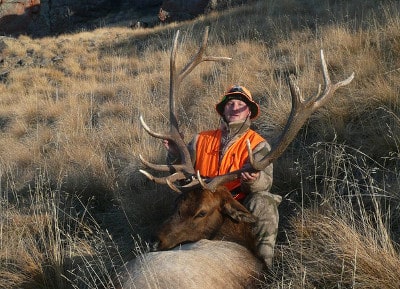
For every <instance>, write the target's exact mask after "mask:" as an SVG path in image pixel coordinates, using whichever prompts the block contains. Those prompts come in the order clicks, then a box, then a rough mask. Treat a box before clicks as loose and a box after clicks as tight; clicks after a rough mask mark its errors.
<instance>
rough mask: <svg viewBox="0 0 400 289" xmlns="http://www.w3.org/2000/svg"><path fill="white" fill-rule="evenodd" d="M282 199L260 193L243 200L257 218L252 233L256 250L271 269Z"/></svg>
mask: <svg viewBox="0 0 400 289" xmlns="http://www.w3.org/2000/svg"><path fill="white" fill-rule="evenodd" d="M281 201H282V197H281V196H278V195H274V194H271V193H270V192H268V191H261V192H257V193H252V194H249V195H248V196H247V197H246V199H245V200H244V202H243V204H244V206H245V207H246V208H247V209H248V210H249V211H250V212H251V213H252V214H253V215H254V216H256V217H257V218H258V220H257V222H256V223H255V225H254V228H253V233H254V235H255V236H256V238H257V250H258V254H259V255H260V257H261V258H262V259H263V260H264V262H265V265H266V266H267V267H268V268H271V267H272V260H273V257H274V247H275V242H276V237H277V236H278V225H279V212H278V205H279V204H280V202H281Z"/></svg>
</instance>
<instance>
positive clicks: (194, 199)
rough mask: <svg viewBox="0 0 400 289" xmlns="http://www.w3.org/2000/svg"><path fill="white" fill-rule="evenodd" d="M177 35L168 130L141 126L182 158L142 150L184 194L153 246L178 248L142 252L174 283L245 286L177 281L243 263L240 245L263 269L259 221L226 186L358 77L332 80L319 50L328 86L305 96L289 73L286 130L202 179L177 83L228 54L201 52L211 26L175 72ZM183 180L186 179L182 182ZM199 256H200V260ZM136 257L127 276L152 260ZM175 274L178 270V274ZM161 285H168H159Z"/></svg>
mask: <svg viewBox="0 0 400 289" xmlns="http://www.w3.org/2000/svg"><path fill="white" fill-rule="evenodd" d="M178 35H179V34H178V33H177V34H176V36H175V39H174V45H173V49H172V52H171V60H170V94H169V101H170V131H169V132H167V133H157V132H154V131H152V130H151V129H150V128H149V127H148V126H147V124H146V123H145V122H144V120H143V118H142V117H140V121H141V124H142V126H143V128H144V129H145V130H146V131H147V132H148V133H149V134H150V135H151V136H153V137H155V138H158V139H167V140H169V141H172V142H174V143H175V144H176V146H177V148H178V150H179V154H180V159H181V163H180V164H173V165H159V164H153V163H150V162H148V161H147V160H145V159H144V158H143V157H142V156H140V159H141V161H142V163H143V164H144V165H146V166H147V167H148V168H150V169H153V170H156V171H161V172H169V175H168V176H166V177H155V176H153V175H152V174H151V173H149V172H147V171H145V170H141V172H142V173H143V174H145V175H146V176H147V177H148V178H149V179H150V180H153V181H154V182H156V183H159V184H167V185H168V186H169V187H170V188H171V189H173V190H174V191H176V192H178V193H179V194H180V195H179V197H178V202H177V206H176V208H175V211H174V213H173V214H172V216H171V217H170V218H169V219H168V220H167V221H166V222H165V223H164V224H163V225H162V227H161V229H160V231H159V232H158V234H157V238H158V242H157V244H156V246H155V249H158V250H168V249H171V248H174V247H175V249H173V251H159V252H153V253H147V254H145V255H143V256H141V258H143V259H144V260H147V259H149V260H151V261H149V262H150V263H151V264H152V266H155V267H154V269H152V270H153V272H159V271H160V270H161V271H163V270H167V271H168V270H170V273H171V274H172V275H174V278H177V279H176V280H175V281H176V283H174V284H173V285H172V286H171V288H206V287H209V288H243V286H242V287H227V286H224V287H218V286H206V285H204V286H203V287H191V286H189V285H187V286H186V287H185V286H180V285H179V284H180V282H181V281H182V282H185V281H184V279H187V278H189V279H190V278H197V274H199V271H204V272H205V276H204V277H203V278H206V279H209V280H201V281H204V282H208V281H210V278H213V277H211V275H212V273H213V272H212V271H213V270H214V269H213V268H214V267H213V266H217V267H218V266H221V268H222V267H223V266H225V265H226V264H230V265H231V266H232V267H233V268H235V267H236V266H237V267H236V268H239V267H240V268H241V267H243V265H241V264H237V265H235V264H233V261H234V260H236V258H237V257H238V252H239V251H240V254H239V255H241V254H244V255H243V256H245V255H246V256H248V254H250V255H251V256H252V257H251V258H250V259H251V260H250V265H245V266H248V268H249V271H250V272H248V274H250V276H257V274H258V273H260V271H257V270H260V269H261V266H260V262H259V261H258V260H257V258H256V257H255V255H254V254H251V253H250V252H253V253H254V252H255V251H254V238H253V236H252V235H251V232H250V224H251V223H252V222H254V221H255V220H254V217H253V216H252V215H251V214H250V213H249V212H248V211H247V210H246V209H245V208H244V207H243V206H242V205H241V204H240V203H238V202H237V201H236V200H234V199H233V198H232V196H231V194H230V193H229V191H227V190H226V189H225V187H224V186H223V184H224V183H226V182H229V181H231V180H233V179H236V178H238V177H239V176H240V173H241V172H243V171H245V170H247V171H257V170H262V169H264V168H265V167H267V166H268V165H270V164H271V163H272V162H274V161H275V160H276V159H277V158H278V157H279V156H281V155H282V153H283V152H284V151H285V149H286V148H287V147H288V145H289V144H290V143H291V141H292V140H293V139H294V138H295V137H296V135H297V133H298V131H299V130H300V129H301V127H302V125H303V124H304V123H305V122H306V120H307V119H308V118H309V116H310V115H311V114H312V113H313V112H314V111H316V110H317V109H319V108H320V107H322V106H323V105H324V104H325V103H326V102H327V101H328V100H329V99H331V98H332V96H333V95H334V92H335V91H336V90H337V89H338V88H340V87H342V86H345V85H347V84H349V83H350V82H351V81H352V79H353V78H354V74H352V75H350V76H349V77H348V78H347V79H345V80H343V81H340V82H337V83H334V84H332V83H331V80H330V77H329V74H328V69H327V65H326V62H325V59H324V54H323V52H322V51H321V64H322V71H323V78H324V87H323V89H322V90H321V89H319V90H318V93H317V94H316V95H315V96H312V97H310V98H307V99H303V96H302V95H301V93H300V90H299V88H298V87H297V85H296V84H295V79H294V77H290V78H289V88H290V93H291V96H292V109H291V112H290V115H289V118H288V121H287V123H286V125H285V128H284V129H283V132H282V134H281V136H280V137H279V140H278V142H277V145H276V146H275V147H274V148H272V150H271V151H270V152H269V153H268V154H266V155H265V156H264V157H263V158H262V159H260V160H259V159H258V160H255V159H253V157H252V156H253V155H252V151H251V149H250V146H248V154H249V162H250V164H251V166H249V167H246V168H244V169H240V170H237V171H234V172H230V173H228V174H226V175H222V176H217V177H214V178H212V179H205V180H203V179H202V178H201V177H200V176H199V175H198V174H197V175H196V172H195V171H194V168H193V164H192V162H191V159H190V153H189V151H188V149H187V146H186V143H185V142H184V140H183V139H182V136H181V133H180V132H179V127H178V120H177V116H176V113H175V102H174V93H175V91H176V90H177V89H178V87H179V84H180V83H181V81H182V80H183V78H184V77H185V76H186V75H187V74H189V73H190V72H191V71H192V70H193V69H194V68H195V67H196V66H197V65H198V64H200V63H201V62H203V61H220V60H227V59H228V58H224V57H205V56H204V55H203V54H204V51H205V47H206V43H207V35H208V30H206V32H205V33H204V36H203V43H202V45H201V47H200V49H199V51H198V53H197V54H196V55H195V56H194V57H193V60H192V61H191V62H189V63H188V64H187V65H186V66H185V67H184V68H183V69H182V70H181V71H180V72H179V74H177V73H176V66H175V57H176V48H177V39H178ZM182 183H184V185H183V184H182ZM202 239H210V240H215V241H213V242H211V243H209V242H206V244H207V250H199V251H196V250H194V248H196V244H198V243H194V244H185V243H187V242H197V241H199V240H202ZM217 240H223V241H217ZM227 241H228V242H227ZM202 242H204V241H202ZM182 244H184V245H182ZM199 244H200V243H199ZM221 244H222V247H225V246H227V247H231V250H229V251H227V252H226V255H225V253H223V255H224V259H221V261H219V260H218V258H221V254H222V253H219V251H216V250H213V249H212V248H213V247H214V246H215V247H216V248H217V247H218V246H219V245H221ZM228 244H229V245H228ZM232 244H235V245H232ZM178 245H180V246H178ZM176 246H178V247H176ZM237 246H239V247H237ZM239 248H240V250H239ZM187 250H190V251H192V250H193V252H191V253H193V254H194V255H193V256H192V257H191V259H190V260H189V259H186V261H187V264H186V267H185V260H183V261H179V262H178V263H177V261H176V260H180V255H182V256H185V255H184V254H187V253H188V252H187ZM154 254H156V255H154ZM204 255H206V256H204ZM209 256H212V257H211V258H212V259H213V260H214V261H213V264H212V265H211V264H206V262H204V261H202V257H209ZM184 258H185V257H184ZM196 260H198V262H197V261H196ZM239 260H240V258H239ZM138 262H139V261H138V260H136V261H134V264H135V265H132V266H133V267H130V273H131V274H130V275H129V276H131V277H132V276H137V275H135V274H136V273H137V272H143V269H144V268H141V267H143V266H148V265H143V264H142V263H140V262H139V263H138ZM182 263H183V264H182ZM239 263H241V261H239ZM174 264H177V265H178V264H179V266H180V265H182V266H184V267H185V268H186V269H185V271H182V272H181V273H177V272H176V271H174V270H173V269H165V268H169V267H171V266H172V267H173V266H174ZM182 270H183V269H182ZM254 270H256V271H254ZM216 271H217V270H216ZM255 272H256V273H255ZM175 274H178V275H177V276H175ZM139 275H140V274H139ZM155 275H156V276H158V277H160V278H161V280H160V279H158V281H157V282H161V284H164V283H165V282H168V281H167V280H166V279H164V277H163V276H166V275H163V274H161V275H159V274H158V273H155ZM140 278H143V276H140ZM219 278H222V280H224V281H226V280H228V279H229V277H228V276H224V275H219ZM135 280H138V279H135ZM137 282H138V281H137ZM199 282H200V281H199ZM127 284H135V283H127ZM165 284H166V283H165ZM135 285H136V284H135ZM124 288H130V287H124ZM133 288H134V287H133ZM141 288H143V287H141ZM144 288H146V287H144ZM147 288H153V287H147ZM156 288H157V287H156ZM160 288H168V287H164V286H161V287H160Z"/></svg>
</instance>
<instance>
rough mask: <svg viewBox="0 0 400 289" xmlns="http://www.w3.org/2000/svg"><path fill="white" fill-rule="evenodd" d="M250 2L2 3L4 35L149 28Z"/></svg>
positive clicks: (0, 32)
mask: <svg viewBox="0 0 400 289" xmlns="http://www.w3.org/2000/svg"><path fill="white" fill-rule="evenodd" d="M247 2H250V1H248V0H234V1H228V0H190V1H187V0H164V1H163V0H153V1H151V0H18V1H16V0H2V1H0V35H12V36H17V35H20V34H27V35H29V36H32V37H43V36H49V35H58V34H61V33H68V32H73V31H81V30H91V29H94V28H98V27H104V26H112V25H125V26H131V27H138V26H140V27H147V26H154V25H157V24H160V23H162V22H171V21H180V20H188V19H192V18H194V17H196V16H198V15H200V14H203V13H207V12H209V11H212V10H217V9H224V8H226V7H230V6H232V5H238V4H244V3H247Z"/></svg>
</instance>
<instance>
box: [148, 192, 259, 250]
mask: <svg viewBox="0 0 400 289" xmlns="http://www.w3.org/2000/svg"><path fill="white" fill-rule="evenodd" d="M255 221H256V219H255V217H254V216H253V215H252V214H251V213H250V212H249V211H247V209H246V208H245V207H244V206H243V205H242V204H240V203H239V202H238V201H236V200H235V199H233V198H232V195H231V193H230V192H229V190H228V189H227V188H226V187H225V186H219V187H218V188H217V189H216V190H215V191H214V192H211V191H210V190H207V189H203V188H201V187H197V188H194V189H193V190H190V191H186V192H183V193H182V194H180V195H179V196H178V198H177V200H176V206H175V210H174V213H173V215H172V216H171V217H170V218H169V219H167V220H166V221H165V222H164V224H162V226H161V228H160V230H159V231H158V232H157V234H156V239H157V240H156V242H155V243H153V248H152V249H153V250H168V249H171V248H173V247H175V246H177V245H178V244H182V243H186V242H195V241H198V240H200V239H209V240H228V241H234V242H236V243H239V244H241V245H243V246H245V247H247V248H249V249H251V250H254V238H253V236H252V234H251V228H250V226H249V225H250V224H251V223H253V222H255Z"/></svg>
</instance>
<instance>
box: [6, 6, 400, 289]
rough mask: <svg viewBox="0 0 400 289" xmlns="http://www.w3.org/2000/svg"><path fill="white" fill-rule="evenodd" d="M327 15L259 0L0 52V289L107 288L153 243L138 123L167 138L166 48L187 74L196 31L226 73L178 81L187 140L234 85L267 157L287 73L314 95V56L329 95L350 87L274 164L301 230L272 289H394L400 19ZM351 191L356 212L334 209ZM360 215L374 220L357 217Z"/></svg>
mask: <svg viewBox="0 0 400 289" xmlns="http://www.w3.org/2000/svg"><path fill="white" fill-rule="evenodd" d="M330 2H332V1H323V2H321V1H314V0H304V1H273V0H270V1H258V2H257V1H255V2H254V3H253V4H252V5H248V6H244V7H239V8H234V9H229V10H227V11H225V12H224V13H212V14H210V15H208V16H202V17H200V18H198V19H196V20H194V21H188V22H183V23H172V24H170V25H165V26H157V27H154V28H151V29H138V30H131V29H128V28H124V27H112V28H101V29H97V30H96V31H93V32H81V33H76V34H65V35H60V36H58V37H49V38H43V39H30V38H29V37H26V36H22V37H20V38H18V39H12V38H4V39H2V41H3V42H4V43H5V44H6V48H5V49H3V51H2V55H1V58H2V59H3V62H1V63H0V72H2V71H10V72H9V74H8V76H7V77H6V78H5V79H2V80H0V104H1V108H0V134H1V137H0V175H1V182H0V183H1V196H0V197H1V199H0V205H1V210H0V212H1V213H0V216H1V220H2V221H1V225H0V226H1V228H0V232H1V233H0V255H1V258H0V270H1V272H0V273H1V274H0V275H1V276H2V277H1V278H2V281H3V279H4V282H0V283H1V284H2V285H1V286H3V284H5V285H4V287H2V288H38V287H40V288H95V287H96V286H97V287H99V288H104V287H107V288H113V286H116V283H114V282H115V280H114V279H113V275H115V273H116V272H115V271H117V268H118V266H119V263H121V262H122V261H123V260H124V259H126V258H128V256H129V254H127V253H126V251H127V250H126V246H128V245H129V244H131V243H132V238H131V237H130V236H136V234H139V235H140V236H142V237H143V238H146V237H148V236H149V235H151V233H152V231H153V230H154V227H155V226H156V225H157V224H158V223H159V222H160V221H161V220H163V219H164V218H165V216H166V215H167V214H168V212H169V210H170V209H171V206H172V205H173V200H172V197H171V195H170V192H169V191H168V190H167V189H166V188H163V187H157V186H155V185H154V184H151V183H149V182H148V181H147V180H146V179H145V178H144V177H143V176H142V175H141V174H140V173H138V168H139V167H140V164H139V161H138V157H137V156H138V154H139V153H140V154H142V155H143V156H144V157H145V158H147V159H149V160H151V161H154V162H162V161H163V160H164V151H163V149H162V146H161V144H160V142H159V141H155V140H154V139H152V138H151V137H150V136H148V135H147V134H145V133H144V132H143V130H142V129H141V128H140V126H139V124H138V118H139V115H140V114H142V115H143V116H144V119H145V120H146V122H147V123H148V124H149V126H150V127H151V128H152V129H154V130H156V131H163V130H165V129H167V128H168V103H167V102H168V100H167V95H168V81H169V80H168V75H169V51H170V46H171V41H172V36H173V34H174V32H175V31H176V30H177V29H180V30H181V38H180V43H179V57H178V64H179V65H182V64H184V63H185V62H186V61H188V59H190V57H191V56H192V55H193V53H194V52H195V51H196V50H197V47H198V44H199V43H200V41H201V35H202V32H203V30H204V26H206V25H210V26H211V30H210V37H209V46H208V50H207V53H208V54H210V55H211V54H212V55H216V56H230V57H233V60H232V61H230V62H227V63H217V64H215V63H204V64H201V65H200V66H199V67H197V68H196V70H195V71H193V72H192V73H191V74H190V75H189V76H188V77H187V79H185V81H184V82H183V83H182V86H181V89H180V91H179V95H178V99H177V109H178V113H179V116H180V122H181V127H182V131H183V133H184V136H185V140H190V138H191V137H192V135H193V134H194V133H195V132H197V131H199V130H202V129H208V128H211V127H215V126H216V125H218V121H219V120H218V118H217V116H216V114H215V112H214V110H213V106H214V104H215V103H216V102H217V101H218V100H219V98H220V96H221V95H222V93H223V91H224V90H225V88H226V87H228V86H229V85H231V84H233V83H240V84H243V85H245V86H247V87H248V88H249V89H250V90H251V91H252V93H253V95H254V97H255V99H256V100H257V101H259V102H260V103H261V109H262V112H263V113H262V115H261V117H260V118H259V119H257V121H256V122H255V127H256V128H257V129H258V131H259V132H260V133H261V134H263V135H264V136H265V137H266V138H267V139H269V140H271V142H272V143H274V140H275V138H276V136H277V134H278V133H279V131H280V129H281V128H282V127H283V126H284V124H285V122H286V117H287V114H288V113H289V110H290V102H289V97H288V95H289V92H288V89H287V85H286V77H287V75H288V74H289V73H293V74H295V75H296V76H297V78H298V83H299V86H300V87H301V88H302V90H303V92H304V94H305V95H310V94H313V93H315V92H316V90H317V86H318V83H322V81H323V80H322V75H321V69H320V60H319V50H320V49H321V48H323V49H324V52H325V56H326V59H327V62H328V68H329V71H330V72H331V76H332V80H333V81H338V80H341V79H344V78H345V77H347V76H348V75H349V74H350V73H351V72H353V71H354V72H355V75H356V78H355V80H354V81H353V82H352V83H351V84H350V85H349V86H347V87H345V88H343V89H340V90H339V91H338V92H337V93H336V97H335V99H334V100H332V102H331V103H329V104H328V105H327V106H326V107H325V108H323V109H322V110H320V111H319V112H318V113H316V114H315V115H313V116H312V117H311V119H310V121H309V122H308V123H307V124H306V126H305V128H304V129H303V130H302V131H301V132H300V134H299V136H298V138H297V139H296V140H295V141H294V143H293V145H291V146H290V147H289V149H288V150H287V152H286V153H285V155H284V156H283V157H282V158H281V159H280V160H278V161H277V163H276V165H275V183H274V188H273V190H274V192H276V193H278V194H281V195H283V196H286V199H285V201H284V202H283V206H282V215H283V216H285V215H286V214H287V215H288V216H292V215H293V214H295V215H296V216H297V217H296V218H294V220H293V222H292V223H291V225H289V224H285V223H284V224H282V227H283V229H287V230H288V231H290V234H289V233H288V236H289V237H288V238H289V239H287V240H286V238H285V237H284V236H282V237H281V239H284V240H285V242H286V241H287V242H288V245H287V246H286V247H285V248H284V249H283V250H282V257H281V261H280V262H279V264H278V265H279V266H278V268H279V269H281V268H283V269H284V270H282V271H280V272H277V279H278V280H279V281H276V283H274V284H275V285H276V286H275V287H276V288H289V287H290V286H291V285H290V284H297V285H298V287H299V288H301V287H302V286H303V288H311V287H313V286H314V287H317V288H330V287H332V288H333V287H335V288H336V287H338V286H339V285H337V284H340V286H342V288H343V287H346V288H351V287H358V288H373V287H368V284H366V283H365V282H366V281H363V280H368V282H369V283H370V284H382V286H377V287H379V288H394V287H391V286H392V285H393V284H397V287H398V281H397V283H396V278H395V277H396V276H398V275H399V274H398V269H396V268H397V267H398V262H399V261H398V260H399V259H398V250H397V248H396V246H395V245H393V244H394V243H399V241H398V238H399V236H400V233H399V230H398V221H397V220H398V218H397V217H398V215H399V214H398V208H399V205H398V204H399V198H398V191H399V187H400V180H399V178H398V175H399V172H398V163H399V155H400V153H399V152H400V139H399V135H400V131H399V128H400V120H399V119H400V117H399V115H400V104H399V99H400V98H399V97H398V95H399V85H398V83H400V79H399V78H400V70H399V69H400V68H399V67H400V66H399V65H400V32H399V31H400V21H399V19H400V7H399V4H398V3H397V2H396V1H382V2H379V3H377V1H372V0H370V1H362V2H359V1H349V2H347V1H333V2H334V3H330ZM372 8H373V9H372ZM210 107H211V109H210ZM353 148H355V149H353ZM355 152H356V153H355ZM350 164H353V166H350ZM354 164H356V165H354ZM350 167H351V170H350V169H349V168H350ZM377 168H379V169H377ZM349 180H351V182H349ZM366 180H368V181H369V182H367V181H366ZM355 184H357V186H356V185H355ZM361 184H362V185H361ZM372 191H374V192H377V191H378V192H379V194H381V195H382V196H384V197H382V198H379V199H377V198H372V197H371V196H374V193H373V192H372ZM316 192H317V193H316ZM366 192H368V193H366ZM356 193H357V194H359V196H357V198H352V199H351V202H350V203H351V204H352V206H350V204H349V201H347V199H345V200H343V198H344V197H343V196H348V195H352V196H354V195H356ZM304 194H306V195H309V196H310V198H307V201H306V202H304V199H302V198H301V196H303V195H304ZM355 200H359V202H358V203H357V202H355ZM361 200H362V201H363V202H366V203H367V204H368V206H366V207H364V206H360V204H361V203H360V202H361ZM374 202H376V204H377V205H376V206H374V205H373V204H374ZM321 204H324V206H323V208H324V209H325V210H324V212H321V210H319V209H318V208H320V205H321ZM371 204H372V205H371ZM379 206H383V208H385V210H377V209H378V208H380V207H379ZM72 207H75V209H74V210H73V211H74V212H73V213H72V212H71V213H70V215H71V216H70V217H69V218H67V217H66V216H65V214H64V213H63V216H62V218H60V212H65V211H67V212H69V211H70V209H71V208H72ZM361 209H362V210H361ZM363 210H364V211H365V214H366V215H368V216H369V217H368V218H367V217H365V218H362V219H357V216H358V218H360V217H362V216H363V215H364V211H363ZM369 210H372V213H370V212H369ZM396 210H397V211H396ZM338 212H342V213H341V214H339V213H338ZM386 212H388V213H387V215H385V214H386ZM396 212H397V213H396ZM89 213H91V214H93V215H92V216H91V217H89V218H87V217H88V214H89ZM389 213H390V214H392V216H389ZM371 216H372V217H371ZM380 218H384V220H383V221H382V222H380V220H382V219H380ZM63 220H64V221H63ZM65 220H68V221H65ZM60 222H61V223H60ZM63 222H64V223H63ZM291 226H293V228H294V229H293V231H291V230H290V228H291ZM320 229H321V230H320ZM322 229H323V230H322ZM86 230H89V231H91V232H90V234H89V235H88V234H86V232H87V231H86ZM105 230H108V232H109V233H110V234H108V233H107V232H106V231H105ZM385 230H387V231H385ZM367 231H368V232H367ZM369 231H371V232H369ZM372 232H374V233H372ZM389 237H390V238H391V240H390V238H389ZM321 240H323V242H321ZM282 242H283V241H282ZM285 242H283V243H282V244H286V243H285ZM348 243H354V244H355V245H354V246H352V247H350V248H348V246H346V245H348ZM121 244H123V245H122V247H121ZM324 244H329V245H327V246H328V247H327V249H324V248H323V247H322V245H324ZM355 248H357V250H355ZM118 252H119V253H118ZM396 252H397V253H396ZM378 253H379V254H378ZM118 254H120V255H118ZM396 254H397V255H396ZM115 256H117V257H115ZM332 260H334V261H332ZM385 260H387V261H385ZM49 264H50V265H49ZM371 264H374V265H371ZM396 266H397V267H396ZM50 267H53V268H54V270H50V271H49V270H48V269H46V268H50ZM371 268H374V270H375V269H376V272H375V271H374V270H372V269H371ZM378 269H379V270H378ZM288 270H289V271H288ZM368 272H371V273H368ZM395 273H396V274H397V275H395ZM379 274H381V276H382V277H379ZM3 276H4V277H3ZM387 280H392V281H391V283H390V284H389V283H385V282H386V281H387ZM378 282H380V283H378ZM335 284H336V285H335ZM268 286H270V284H269V285H267V284H266V285H265V287H266V288H267V287H268ZM340 286H339V287H340ZM371 286H372V285H371ZM377 287H375V288H377ZM296 288H297V287H296Z"/></svg>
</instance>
